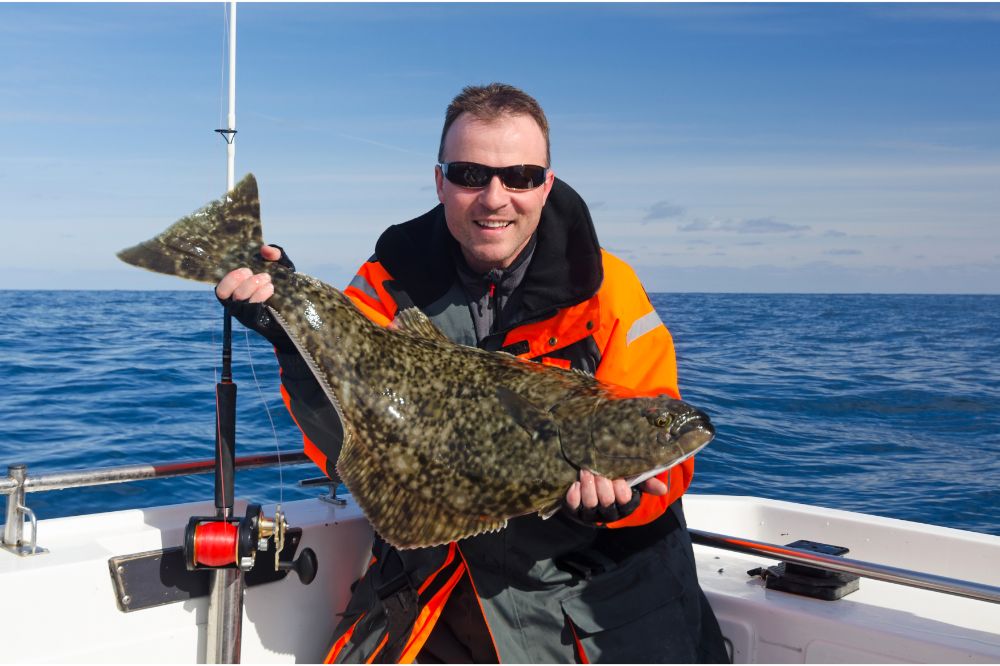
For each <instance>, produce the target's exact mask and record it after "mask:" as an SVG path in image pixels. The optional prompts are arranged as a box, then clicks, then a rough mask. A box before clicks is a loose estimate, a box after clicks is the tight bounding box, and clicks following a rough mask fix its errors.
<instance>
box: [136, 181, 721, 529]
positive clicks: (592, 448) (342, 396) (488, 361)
mask: <svg viewBox="0 0 1000 666" xmlns="http://www.w3.org/2000/svg"><path fill="white" fill-rule="evenodd" d="M262 243H263V236H262V233H261V224H260V205H259V201H258V196H257V183H256V180H255V179H254V177H253V176H252V175H248V176H247V177H246V178H244V179H243V180H242V181H241V182H240V183H239V184H238V185H237V186H236V187H235V188H234V190H233V191H232V192H230V193H229V194H227V195H226V196H224V197H222V198H221V199H219V200H217V201H214V202H212V203H210V204H208V205H207V206H205V207H204V208H201V209H199V210H198V211H196V212H194V213H192V214H191V215H189V216H187V217H185V218H182V219H181V220H179V221H178V222H176V223H175V224H174V225H173V226H171V227H170V228H169V229H167V230H166V231H164V232H163V233H162V234H160V235H159V236H157V237H156V238H153V239H151V240H148V241H146V242H144V243H140V244H139V245H136V246H134V247H131V248H129V249H126V250H123V251H121V252H120V253H119V254H118V256H119V257H120V258H121V259H122V260H123V261H126V262H128V263H130V264H133V265H135V266H140V267H142V268H147V269H149V270H152V271H156V272H159V273H166V274H169V275H177V276H179V277H183V278H188V279H192V280H199V281H202V282H208V283H211V284H215V283H217V282H218V281H219V280H221V279H222V277H223V276H224V275H225V274H226V273H228V272H229V271H231V270H233V269H235V268H239V267H241V266H246V267H249V268H250V269H252V270H253V271H254V272H255V273H257V272H267V273H270V275H271V277H272V279H273V284H274V296H272V297H271V298H270V299H268V301H267V306H268V307H269V308H270V310H271V311H272V313H273V314H274V316H275V318H276V320H277V321H278V322H279V323H280V324H281V326H282V327H283V328H284V330H285V331H286V332H287V333H288V335H289V337H290V338H291V339H292V341H293V342H294V343H295V346H296V348H297V349H298V350H299V352H300V353H301V354H302V357H303V358H304V359H305V361H306V362H307V364H308V365H309V367H310V368H311V369H312V372H313V374H314V375H315V376H316V379H317V380H318V381H319V383H320V385H321V386H322V387H323V390H324V391H325V392H326V395H327V397H328V398H329V399H330V402H331V403H332V404H333V405H334V407H335V408H336V410H337V412H338V414H339V415H340V418H341V420H342V422H343V425H344V442H343V447H342V449H341V452H340V457H339V459H338V460H337V472H338V473H339V474H340V476H341V478H342V479H343V481H344V483H345V484H346V485H347V487H348V489H349V490H350V491H351V493H352V494H353V496H354V498H355V500H356V501H357V502H358V505H359V506H360V507H361V508H362V510H363V511H364V512H365V515H366V516H367V517H368V519H369V521H370V522H371V524H372V526H373V527H374V529H375V530H376V531H377V532H378V533H379V534H380V535H381V536H382V538H384V539H385V540H386V541H388V542H389V543H391V544H393V545H394V546H397V547H400V548H417V547H422V546H432V545H437V544H442V543H447V542H449V541H453V540H456V539H460V538H463V537H467V536H472V535H475V534H480V533H482V532H486V531H491V530H497V529H500V528H501V527H503V526H504V525H505V524H506V522H507V520H508V519H509V518H512V517H515V516H519V515H524V514H527V513H532V512H538V513H540V514H542V515H547V514H548V513H550V512H551V511H553V510H554V509H555V508H556V507H558V505H559V502H560V501H561V499H562V498H563V496H564V495H565V493H566V490H567V489H568V488H569V486H570V484H571V483H573V482H574V481H575V480H576V478H577V475H578V471H579V470H580V469H581V468H584V469H589V470H592V471H593V472H595V473H597V474H601V475H603V476H606V477H608V478H618V477H625V478H633V477H634V478H640V477H642V476H645V475H646V474H647V473H648V472H650V471H651V470H661V469H665V468H667V467H670V466H672V465H675V464H677V463H679V462H680V461H682V460H684V459H685V458H687V457H689V456H691V455H693V454H694V453H695V452H697V451H698V450H700V449H701V448H702V447H703V446H705V445H706V444H708V443H709V442H710V441H711V439H712V437H713V436H714V434H715V431H714V429H713V427H712V425H711V423H710V422H709V420H708V417H707V416H706V415H705V414H704V413H702V412H700V411H698V410H697V409H695V408H693V407H691V406H690V405H688V404H687V403H685V402H682V401H680V400H675V399H673V398H671V397H669V396H666V395H662V396H657V397H631V395H630V394H629V392H628V391H627V390H626V389H623V388H621V387H616V386H611V385H608V384H604V383H601V382H599V381H597V380H596V379H594V378H593V377H591V376H589V375H586V374H584V373H579V372H572V371H566V370H561V369H559V368H553V367H549V366H543V365H541V364H537V363H530V362H526V361H523V360H520V359H517V358H515V357H513V356H510V355H507V354H501V353H495V352H485V351H483V350H480V349H476V348H473V347H466V346H461V345H457V344H455V343H453V342H451V341H450V340H448V339H447V338H446V337H445V336H444V335H443V334H442V333H441V332H440V331H439V330H438V329H437V328H435V327H434V325H433V324H432V323H431V322H430V320H429V319H428V318H427V317H426V316H425V315H424V314H423V313H422V312H420V311H419V310H417V309H415V308H414V309H409V310H405V311H403V312H401V313H399V315H398V316H397V318H396V321H394V322H393V324H392V325H391V326H390V327H389V328H383V327H381V326H378V325H376V324H374V323H373V322H371V321H370V320H369V319H367V318H366V317H365V316H364V315H362V314H361V312H360V311H358V309H357V308H356V307H355V306H354V304H353V303H352V302H351V300H350V299H348V298H347V297H346V296H345V295H344V294H343V293H341V292H340V291H338V290H337V289H335V288H333V287H331V286H329V285H327V284H324V283H323V282H321V281H319V280H317V279H315V278H311V277H309V276H307V275H304V274H302V273H297V272H293V271H290V270H288V269H287V268H285V267H284V266H281V265H280V264H278V263H276V262H267V261H264V260H263V259H262V258H261V257H260V255H259V250H260V246H261V245H262Z"/></svg>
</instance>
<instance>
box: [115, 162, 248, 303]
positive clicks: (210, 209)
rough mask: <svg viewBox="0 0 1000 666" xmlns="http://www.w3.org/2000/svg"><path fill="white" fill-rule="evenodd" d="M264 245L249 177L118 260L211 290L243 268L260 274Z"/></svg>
mask: <svg viewBox="0 0 1000 666" xmlns="http://www.w3.org/2000/svg"><path fill="white" fill-rule="evenodd" d="M262 244H263V234H262V233H261V226H260V201H259V199H258V198H257V180H256V179H255V178H254V177H253V174H248V175H247V176H246V177H245V178H244V179H243V180H241V181H240V182H239V183H238V184H237V185H236V187H234V188H233V190H232V191H231V192H229V193H228V194H226V195H225V196H223V197H222V198H221V199H218V200H216V201H213V202H211V203H209V204H208V205H206V206H204V207H203V208H200V209H198V210H197V211H195V212H194V213H192V214H190V215H188V216H187V217H183V218H181V219H180V220H178V221H177V222H175V223H174V224H173V225H172V226H171V227H170V228H169V229H167V230H166V231H164V232H163V233H161V234H160V235H159V236H156V237H155V238H152V239H150V240H148V241H145V242H143V243H139V244H138V245H135V246H133V247H130V248H127V249H125V250H122V251H121V252H119V253H118V258H119V259H121V260H122V261H124V262H125V263H128V264H132V265H133V266H138V267H140V268H145V269H148V270H151V271H153V272H156V273H164V274H166V275H176V276H178V277H182V278H186V279H188V280H197V281H199V282H209V283H212V284H215V283H217V282H218V281H219V280H221V279H222V277H223V276H224V275H226V273H228V272H230V271H231V270H233V269H236V268H239V267H241V266H248V267H250V268H251V269H257V270H254V272H258V270H260V269H261V267H262V264H263V261H262V260H261V258H260V255H259V252H260V246H261V245H262Z"/></svg>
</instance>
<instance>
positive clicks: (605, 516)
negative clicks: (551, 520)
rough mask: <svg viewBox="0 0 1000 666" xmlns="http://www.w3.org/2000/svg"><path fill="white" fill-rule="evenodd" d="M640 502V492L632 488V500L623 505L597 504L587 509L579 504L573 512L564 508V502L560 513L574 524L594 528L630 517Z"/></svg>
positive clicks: (566, 507) (616, 503)
mask: <svg viewBox="0 0 1000 666" xmlns="http://www.w3.org/2000/svg"><path fill="white" fill-rule="evenodd" d="M641 501H642V491H641V490H639V489H638V488H635V487H633V488H632V499H630V500H629V501H628V502H626V503H625V504H619V503H618V502H615V503H614V504H611V505H609V506H601V505H600V504H598V505H597V506H595V507H594V508H592V509H588V508H587V507H585V506H584V505H583V504H581V505H580V506H578V507H577V508H576V510H573V509H571V508H569V507H568V506H566V503H565V500H564V501H563V505H562V512H563V514H564V515H566V516H567V517H569V519H570V520H572V521H574V522H576V523H580V524H581V525H586V526H588V527H594V526H596V525H597V524H598V523H613V522H615V521H616V520H621V519H622V518H625V517H626V516H629V515H631V514H632V512H633V511H635V510H636V509H637V508H639V502H641Z"/></svg>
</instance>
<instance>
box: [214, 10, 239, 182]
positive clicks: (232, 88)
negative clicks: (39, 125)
mask: <svg viewBox="0 0 1000 666" xmlns="http://www.w3.org/2000/svg"><path fill="white" fill-rule="evenodd" d="M226 124H227V127H226V128H225V129H217V130H215V131H216V132H218V133H219V134H221V135H222V138H224V139H225V140H226V192H231V191H232V189H233V187H234V186H235V185H236V3H235V2H230V3H229V118H228V120H227V123H226Z"/></svg>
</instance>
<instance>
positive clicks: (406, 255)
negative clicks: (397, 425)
mask: <svg viewBox="0 0 1000 666" xmlns="http://www.w3.org/2000/svg"><path fill="white" fill-rule="evenodd" d="M531 252H532V255H531V259H530V263H529V264H528V266H527V269H526V272H525V273H524V275H523V278H522V279H521V281H520V283H519V285H518V286H517V288H516V290H515V291H516V294H515V296H516V297H511V298H509V299H508V300H507V307H506V308H505V309H504V311H503V312H502V313H500V315H499V316H498V322H497V324H498V327H497V328H496V330H494V331H492V332H490V333H489V334H488V335H486V336H485V337H483V338H482V339H478V338H477V336H476V332H475V328H474V325H473V317H472V314H471V313H470V309H469V308H470V297H469V295H468V293H467V291H466V289H465V288H464V287H463V284H462V282H461V280H459V279H458V275H457V268H456V262H458V261H461V259H460V253H459V251H458V247H457V244H456V242H455V241H454V239H453V238H452V237H451V235H450V233H449V232H448V230H447V227H446V225H445V221H444V211H443V207H442V206H440V205H439V206H437V207H435V208H434V209H432V210H431V211H429V212H428V213H426V214H424V215H422V216H420V217H418V218H416V219H413V220H411V221H409V222H405V223H403V224H398V225H395V226H393V227H390V228H389V229H388V230H386V231H385V233H384V234H383V235H382V236H381V237H380V239H379V240H378V243H377V245H376V248H375V254H374V256H373V257H372V258H371V259H370V260H369V261H368V262H366V263H365V264H364V265H363V266H362V267H361V269H360V270H359V271H358V273H357V275H356V276H355V278H354V280H353V281H352V282H351V285H350V286H349V287H348V288H347V289H346V290H345V293H346V294H347V295H348V296H350V298H351V299H352V300H353V301H354V303H355V304H356V305H357V306H358V308H359V309H360V310H361V311H362V312H363V313H364V314H365V315H366V316H368V317H369V318H370V319H372V320H373V321H376V322H378V323H381V324H383V325H387V324H388V323H389V322H391V321H392V319H393V317H394V316H395V314H396V313H397V312H398V311H399V310H401V309H404V308H407V307H418V308H420V309H421V310H422V311H423V312H424V313H426V314H427V315H428V316H429V317H430V319H431V320H432V321H433V322H434V323H435V324H436V325H437V326H438V327H439V328H440V329H441V330H442V331H443V332H444V333H445V334H446V335H448V336H449V337H450V338H451V339H452V340H454V341H456V342H458V343H460V344H467V345H478V346H479V347H481V348H484V349H487V350H502V351H505V352H508V353H511V354H514V355H516V356H519V357H521V358H524V359H525V360H526V361H536V362H540V363H547V364H552V365H557V366H560V367H564V368H576V369H579V370H583V371H586V372H590V373H592V374H594V375H595V376H596V377H597V378H598V379H601V380H604V381H607V382H611V383H614V384H619V385H623V386H627V387H630V388H632V389H634V390H636V391H637V392H641V393H647V394H651V395H655V394H660V393H667V394H670V395H673V396H675V397H677V396H678V390H677V371H676V366H675V360H674V348H673V342H672V340H671V336H670V333H669V332H668V331H667V329H666V327H665V326H664V325H663V323H662V322H661V321H660V318H659V316H658V315H657V313H656V311H655V310H654V309H653V306H652V304H651V303H650V301H649V299H648V297H647V295H646V293H645V291H644V290H643V288H642V286H641V284H640V283H639V280H638V279H637V277H636V275H635V274H634V272H633V271H632V269H631V268H630V267H629V266H628V265H627V264H625V263H624V262H623V261H621V260H620V259H618V258H617V257H615V256H614V255H612V254H610V253H608V252H606V251H604V250H603V249H601V248H600V246H599V245H598V242H597V237H596V233H595V231H594V227H593V222H592V220H591V217H590V213H589V211H588V210H587V207H586V205H585V204H584V202H583V200H582V199H581V198H580V196H579V195H578V194H577V193H576V192H575V191H574V190H573V189H572V188H570V187H569V186H568V185H566V184H565V183H563V182H562V181H560V180H556V182H555V184H554V186H553V189H552V191H551V193H550V195H549V198H548V201H547V203H546V205H545V207H544V208H543V211H542V218H541V222H540V223H539V227H538V230H537V232H536V236H535V239H534V241H533V245H532V246H531ZM279 360H281V365H282V393H283V395H284V397H285V400H286V404H287V405H288V408H289V410H290V411H291V413H292V415H293V416H294V418H295V420H296V423H298V425H299V427H300V428H301V429H302V431H303V433H304V435H305V438H304V439H305V449H306V452H307V453H308V454H309V456H310V457H311V458H312V459H313V460H314V461H315V462H316V464H317V465H319V466H320V467H321V468H323V469H324V470H325V471H327V472H328V473H331V474H332V473H333V472H334V462H335V461H336V458H337V455H338V453H339V450H340V444H341V438H342V429H341V426H340V423H339V421H338V419H337V415H336V413H335V411H334V410H333V408H332V406H330V405H329V403H328V402H327V400H326V398H325V396H324V395H323V393H322V391H321V390H320V389H319V387H318V385H316V383H315V380H313V379H312V378H311V376H310V375H309V373H308V371H307V370H306V368H305V366H304V364H303V363H302V362H301V360H300V359H298V361H297V360H296V359H294V358H283V355H282V354H280V353H279ZM390 362H391V360H390ZM693 469H694V462H693V460H692V459H689V460H687V461H685V462H683V463H681V464H680V465H677V466H676V467H674V468H672V469H670V470H667V471H666V472H663V473H662V474H661V475H660V478H661V479H662V480H663V481H664V482H666V483H667V485H668V487H669V492H668V494H667V495H666V496H663V497H657V496H653V495H649V494H644V495H643V496H642V499H641V502H640V504H639V506H638V508H636V509H635V510H634V511H633V512H632V513H630V514H629V515H627V516H626V517H624V518H622V519H621V520H618V521H616V522H613V523H610V524H607V525H600V524H598V525H594V526H588V525H584V524H580V523H578V522H575V521H573V520H570V519H569V518H567V517H565V516H562V515H560V514H557V515H556V516H554V517H552V518H550V519H549V520H545V521H543V520H541V519H540V518H539V517H537V516H523V517H520V518H515V519H513V520H511V521H509V523H508V527H507V528H505V529H504V530H501V531H500V532H497V533H492V534H484V535H479V536H476V537H472V538H468V539H463V540H462V541H460V542H458V543H452V544H450V545H447V546H439V547H435V548H422V549H417V550H407V551H397V550H396V549H394V548H391V547H389V546H387V545H386V544H384V543H383V542H381V541H380V540H378V539H377V538H376V542H375V546H374V548H373V554H374V558H373V560H372V564H371V566H370V567H369V570H368V572H367V573H366V574H365V576H364V577H363V578H362V579H361V580H360V581H359V582H358V584H357V585H356V586H355V589H354V593H353V597H352V599H351V602H350V604H349V606H348V608H347V610H346V611H345V614H344V619H343V621H342V622H341V624H340V626H339V627H338V629H337V632H336V635H335V637H334V639H335V640H334V642H333V647H332V649H331V651H330V655H329V661H337V662H396V661H399V662H410V661H413V659H414V658H416V657H417V656H418V654H420V655H421V657H420V660H421V661H430V660H433V659H442V660H445V661H470V662H471V661H497V660H501V661H518V662H534V661H548V662H565V661H572V660H574V659H575V660H586V659H588V658H594V657H595V656H596V657H603V658H604V659H605V660H613V661H618V662H624V661H664V660H681V661H691V660H694V659H695V656H696V655H694V653H689V652H684V651H683V650H682V651H680V652H676V651H673V652H672V650H681V648H680V647H677V646H675V645H672V644H670V645H666V646H659V647H657V646H656V645H651V642H650V640H649V635H648V630H649V629H650V628H652V627H655V626H656V623H657V622H663V623H666V624H660V625H659V626H658V627H656V628H655V629H652V630H653V631H654V632H660V633H662V632H663V631H664V630H666V628H667V627H668V626H670V625H669V623H670V622H676V621H677V619H676V618H673V619H671V617H669V615H670V613H675V614H676V613H677V612H679V611H677V610H676V608H672V607H671V606H670V604H668V603H667V602H666V599H669V598H677V597H679V596H680V595H681V593H682V592H684V591H685V589H686V586H690V585H691V584H693V585H694V586H695V588H694V589H689V590H687V596H688V597H690V598H694V599H695V601H697V598H698V595H699V594H700V591H699V590H697V589H696V587H697V582H696V581H694V580H693V579H694V573H693V570H691V571H689V570H688V567H689V560H688V559H687V556H686V555H684V554H683V552H681V551H683V550H684V549H685V548H686V549H688V550H689V549H690V545H689V543H688V544H681V545H674V546H671V545H669V544H668V543H667V542H668V541H669V539H668V537H669V536H670V535H671V534H673V533H674V532H683V530H676V529H675V528H676V527H678V525H679V524H682V523H683V513H682V512H681V511H680V506H679V505H680V503H679V502H676V500H678V498H680V496H681V495H682V494H683V493H684V491H685V490H686V489H687V487H688V485H689V484H690V482H691V477H692V474H693ZM387 483H391V481H389V480H387ZM671 505H673V506H672V507H671ZM668 507H670V509H668ZM671 547H672V548H674V549H675V550H677V549H678V548H679V549H680V550H678V551H677V553H674V555H675V556H677V558H679V559H678V563H675V568H677V567H680V569H678V570H677V571H671V570H670V569H671V567H670V566H665V565H664V558H665V557H667V555H666V554H665V552H666V550H669V548H671ZM665 549H666V550H665ZM687 579H691V580H687ZM446 602H447V603H446ZM692 614H695V611H691V610H690V609H689V612H688V615H692ZM692 631H694V630H692ZM642 632H647V633H646V635H645V636H643V634H642ZM652 643H656V641H653V642H652ZM668 643H669V641H668ZM470 645H471V646H474V647H472V648H470V647H468V646H470ZM463 646H464V647H463ZM685 649H686V648H685ZM421 651H423V652H421Z"/></svg>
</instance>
